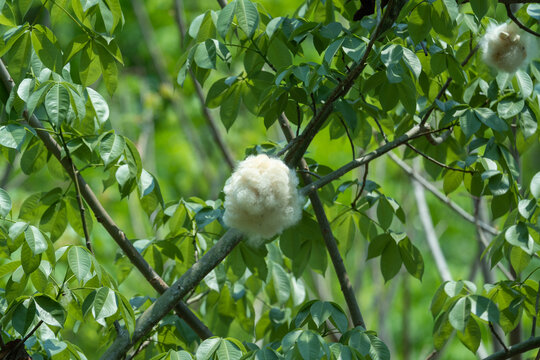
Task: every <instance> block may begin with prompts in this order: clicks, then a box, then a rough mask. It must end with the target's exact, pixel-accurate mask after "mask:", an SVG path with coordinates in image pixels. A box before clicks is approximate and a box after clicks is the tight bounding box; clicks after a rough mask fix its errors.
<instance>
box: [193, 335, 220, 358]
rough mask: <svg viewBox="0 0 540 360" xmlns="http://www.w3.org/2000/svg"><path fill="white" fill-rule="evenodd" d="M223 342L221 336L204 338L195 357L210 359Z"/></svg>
mask: <svg viewBox="0 0 540 360" xmlns="http://www.w3.org/2000/svg"><path fill="white" fill-rule="evenodd" d="M220 344H221V339H220V338H215V337H213V338H210V339H206V340H204V341H203V342H202V343H201V345H199V347H198V348H197V352H196V353H195V357H196V358H197V360H209V359H212V358H213V355H214V353H215V352H216V350H217V348H218V347H219V345H220Z"/></svg>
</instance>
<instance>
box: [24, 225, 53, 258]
mask: <svg viewBox="0 0 540 360" xmlns="http://www.w3.org/2000/svg"><path fill="white" fill-rule="evenodd" d="M24 237H25V239H26V243H27V244H28V246H29V247H30V250H32V253H33V254H34V255H38V254H41V253H43V252H45V250H47V246H48V244H47V240H45V237H44V236H43V234H42V233H41V231H39V229H38V228H37V227H35V226H33V225H30V226H28V227H27V228H26V230H24Z"/></svg>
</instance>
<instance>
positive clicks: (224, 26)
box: [216, 1, 236, 38]
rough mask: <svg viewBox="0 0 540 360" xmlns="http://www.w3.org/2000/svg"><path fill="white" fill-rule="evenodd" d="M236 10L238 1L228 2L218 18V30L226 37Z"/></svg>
mask: <svg viewBox="0 0 540 360" xmlns="http://www.w3.org/2000/svg"><path fill="white" fill-rule="evenodd" d="M235 12H236V1H232V2H230V3H228V4H227V5H226V6H225V7H224V8H223V9H221V10H220V12H219V14H218V19H217V26H216V27H217V32H218V34H219V35H220V36H221V37H222V38H225V36H227V33H228V32H229V29H230V28H231V24H232V21H233V18H234V14H235Z"/></svg>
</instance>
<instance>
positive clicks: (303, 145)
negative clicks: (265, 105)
mask: <svg viewBox="0 0 540 360" xmlns="http://www.w3.org/2000/svg"><path fill="white" fill-rule="evenodd" d="M406 2H407V0H390V1H389V2H388V5H387V6H386V11H385V12H384V14H383V16H382V18H381V21H380V22H379V23H378V24H377V27H376V28H375V30H374V32H373V34H372V35H371V39H370V41H369V43H368V44H367V46H366V50H365V51H364V55H363V56H362V59H361V60H360V61H359V62H358V63H357V64H356V65H355V66H354V67H353V68H352V69H351V71H350V72H349V73H348V75H347V76H346V77H345V79H343V80H342V81H340V82H339V84H337V86H336V87H335V88H334V90H333V91H332V93H331V94H330V96H329V97H328V98H327V99H326V100H325V102H324V105H323V106H322V108H321V110H320V111H318V112H317V115H315V116H314V117H313V118H312V120H311V121H310V122H309V124H308V125H307V126H306V128H305V129H304V131H303V132H302V134H301V135H300V136H299V137H297V138H296V139H295V140H294V144H293V145H292V146H291V148H290V150H289V152H288V153H287V155H286V156H285V162H286V163H288V164H291V165H293V166H295V165H296V164H297V163H298V162H299V161H300V159H301V158H302V157H303V156H304V153H305V152H306V150H307V148H308V146H309V144H310V143H311V141H312V140H313V138H314V137H315V135H316V134H317V133H318V132H319V130H320V129H321V127H322V126H323V125H324V123H325V121H326V119H328V117H329V116H330V114H331V113H332V111H333V109H334V103H335V102H336V101H337V100H338V99H340V98H341V97H342V96H344V95H346V94H347V93H348V92H349V90H350V89H351V87H352V86H353V85H354V81H355V80H356V78H357V77H358V76H359V75H360V74H361V73H362V71H364V68H365V67H366V64H367V63H366V61H367V58H368V56H369V54H370V52H371V50H372V48H373V45H374V44H375V41H376V40H377V39H378V37H379V36H380V35H381V34H382V32H383V31H385V30H386V29H387V28H389V27H390V26H391V25H392V24H393V22H394V20H395V19H396V18H397V16H398V15H399V11H400V10H401V8H402V7H403V5H404V4H405V3H406Z"/></svg>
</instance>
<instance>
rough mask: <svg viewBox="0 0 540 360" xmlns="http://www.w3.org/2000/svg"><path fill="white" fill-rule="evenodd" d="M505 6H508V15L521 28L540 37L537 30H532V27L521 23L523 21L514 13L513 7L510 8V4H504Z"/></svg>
mask: <svg viewBox="0 0 540 360" xmlns="http://www.w3.org/2000/svg"><path fill="white" fill-rule="evenodd" d="M504 6H505V7H506V14H507V15H508V17H509V18H510V19H512V21H513V22H514V23H515V24H516V25H517V26H518V27H519V28H520V29H523V30H524V31H526V32H528V33H529V34H533V35H534V36H537V37H540V34H539V33H537V32H536V31H534V30H531V29H530V28H528V27H527V26H525V25H523V24H522V23H521V21H519V20H518V18H517V17H516V16H515V15H514V13H513V12H512V9H511V8H510V4H504Z"/></svg>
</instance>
